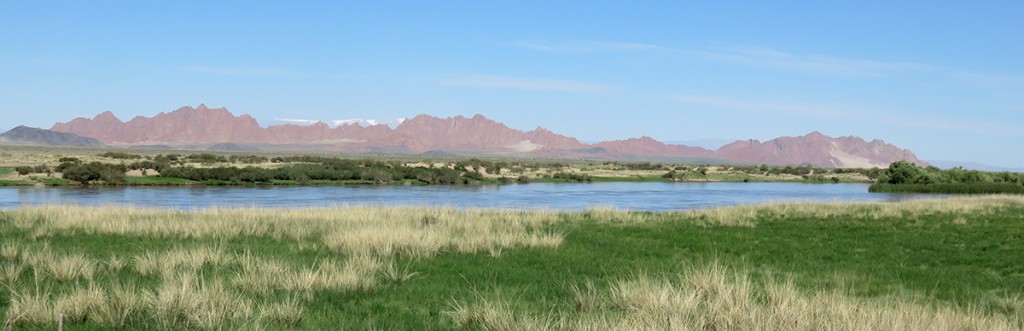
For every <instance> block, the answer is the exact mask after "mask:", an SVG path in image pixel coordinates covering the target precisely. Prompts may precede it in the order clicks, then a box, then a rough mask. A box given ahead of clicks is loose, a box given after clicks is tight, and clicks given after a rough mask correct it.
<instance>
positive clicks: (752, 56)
mask: <svg viewBox="0 0 1024 331" xmlns="http://www.w3.org/2000/svg"><path fill="white" fill-rule="evenodd" d="M685 52H686V53H689V54H692V55H694V56H696V57H698V58H701V59H704V60H709V61H718V62H729V63H736V64H742V65H747V66H754V67H763V68H775V69H783V70H793V71H801V72H808V73H815V74H825V75H844V76H879V75H885V74H890V73H900V72H925V71H930V70H933V69H932V68H931V67H929V66H928V65H925V64H920V63H913V62H899V61H875V60H865V59H849V58H842V57H835V56H828V55H818V54H796V53H789V52H784V51H780V50H775V49H771V48H762V47H753V46H743V45H730V44H719V45H715V46H712V47H708V48H705V49H699V50H689V51H685Z"/></svg>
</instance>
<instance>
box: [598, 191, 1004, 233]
mask: <svg viewBox="0 0 1024 331" xmlns="http://www.w3.org/2000/svg"><path fill="white" fill-rule="evenodd" d="M1021 204H1024V196H1020V195H988V196H971V197H953V198H942V199H915V200H902V201H893V202H784V203H766V204H751V205H736V206H726V207H715V208H706V209H695V210H689V211H678V212H664V213H645V212H627V211H622V210H617V209H613V208H609V207H596V208H590V209H587V210H585V211H583V212H582V213H583V216H584V217H586V218H589V219H594V220H602V221H614V222H622V223H627V224H636V223H644V222H652V221H686V222H692V223H694V224H698V225H704V226H741V227H753V226H757V223H758V222H764V221H770V220H773V219H781V218H813V219H826V218H835V219H837V220H838V219H840V218H847V219H873V220H882V219H916V218H920V217H922V216H925V215H936V214H957V215H969V214H973V215H994V214H997V213H999V212H1000V211H1001V210H1002V209H1004V208H1006V207H1009V206H1019V205H1021Z"/></svg>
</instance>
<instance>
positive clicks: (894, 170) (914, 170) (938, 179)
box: [868, 161, 1024, 194]
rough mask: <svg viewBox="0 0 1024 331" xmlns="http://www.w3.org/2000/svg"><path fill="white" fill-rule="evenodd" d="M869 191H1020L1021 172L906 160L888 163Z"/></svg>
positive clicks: (1023, 181) (1023, 179)
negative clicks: (941, 166) (972, 168)
mask: <svg viewBox="0 0 1024 331" xmlns="http://www.w3.org/2000/svg"><path fill="white" fill-rule="evenodd" d="M868 191H869V192H879V193H933V194H1024V173H1016V172H985V171H978V170H967V169H964V168H962V167H956V168H952V169H949V170H942V169H939V168H937V167H934V166H928V167H924V168H922V167H919V166H917V165H915V164H913V163H910V162H906V161H897V162H894V163H892V164H891V165H889V168H888V169H886V171H885V172H884V173H882V175H880V176H879V177H878V179H877V180H876V181H875V183H874V184H872V185H871V186H870V187H869V188H868Z"/></svg>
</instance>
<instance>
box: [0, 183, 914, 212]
mask: <svg viewBox="0 0 1024 331" xmlns="http://www.w3.org/2000/svg"><path fill="white" fill-rule="evenodd" d="M920 197H934V195H907V194H885V193H868V185H867V184H801V183H592V184H566V183H559V184H550V183H535V184H526V185H503V186H468V187H467V186H414V187H403V186H368V187H336V186H315V187H285V186H271V187H93V188H49V187H48V188H32V187H2V188H0V208H3V209H8V208H17V207H19V206H22V205H37V204H81V205H134V206H142V207H166V208H178V209H193V208H204V207H210V206H222V207H238V206H259V207H308V206H334V205H367V204H370V205H429V206H454V207H487V208H527V209H554V210H580V209H585V208H587V207H592V206H610V207H615V208H621V209H632V210H680V209H693V208H702V207H711V206H720V205H734V204H750V203H763V202H778V201H877V200H898V199H907V198H920Z"/></svg>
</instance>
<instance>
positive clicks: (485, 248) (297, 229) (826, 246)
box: [0, 196, 1024, 330]
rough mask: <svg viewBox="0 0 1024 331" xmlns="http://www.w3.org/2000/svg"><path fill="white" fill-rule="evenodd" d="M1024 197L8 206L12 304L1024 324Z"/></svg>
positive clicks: (218, 311) (247, 316)
mask: <svg viewBox="0 0 1024 331" xmlns="http://www.w3.org/2000/svg"><path fill="white" fill-rule="evenodd" d="M1022 239H1024V198H1021V197H1011V196H981V197H963V198H949V199H926V200H913V201H903V202H877V203H786V204H770V205H755V206H734V207H723V208H715V209H706V210H694V211H680V212H660V213H652V212H630V211H620V210H611V209H591V210H585V211H579V212H554V211H522V210H458V209H447V208H428V207H338V208H313V209H254V208H241V209H203V210H194V211H178V210H164V209H143V208H129V207H80V206H40V207H22V208H19V209H14V210H5V211H0V242H2V244H0V284H2V287H0V313H2V314H3V315H2V316H5V321H6V323H8V324H9V325H10V326H11V327H13V329H15V330H31V329H54V328H55V327H56V326H57V325H58V323H59V321H62V322H63V323H64V325H65V327H67V328H69V329H73V330H106V329H164V330H185V329H378V330H402V329H467V330H555V329H577V330H591V329H618V330H640V329H677V330H691V329H702V330H721V329H727V330H733V329H840V330H876V329H911V330H954V329H955V330H1017V329H1021V328H1022V327H1024V310H1022V309H1024V295H1022V292H1024V291H1022V290H1024V254H1020V252H1024V240H1022Z"/></svg>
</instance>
